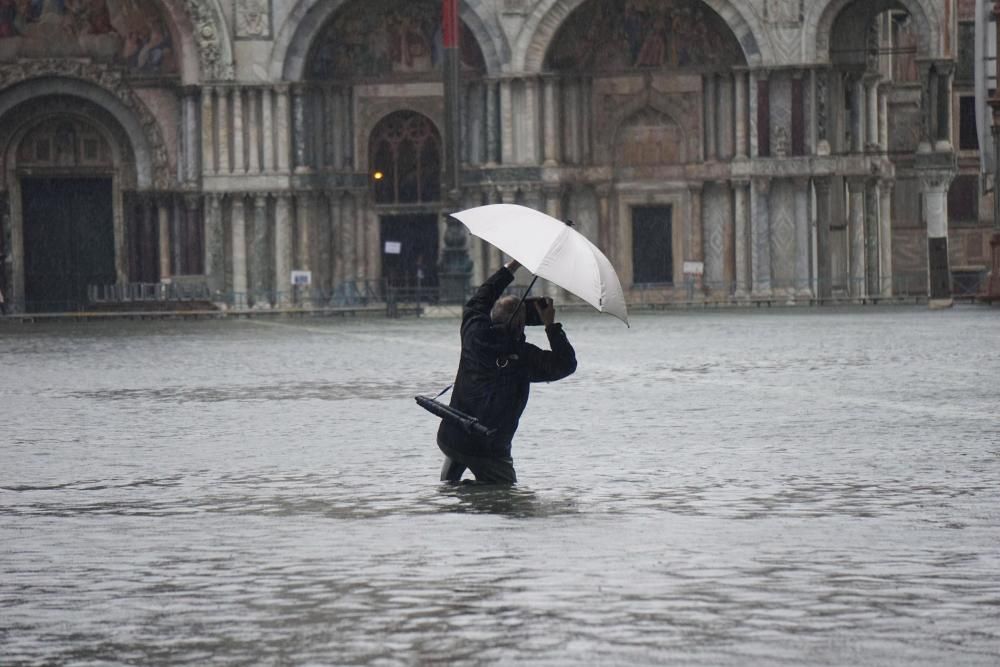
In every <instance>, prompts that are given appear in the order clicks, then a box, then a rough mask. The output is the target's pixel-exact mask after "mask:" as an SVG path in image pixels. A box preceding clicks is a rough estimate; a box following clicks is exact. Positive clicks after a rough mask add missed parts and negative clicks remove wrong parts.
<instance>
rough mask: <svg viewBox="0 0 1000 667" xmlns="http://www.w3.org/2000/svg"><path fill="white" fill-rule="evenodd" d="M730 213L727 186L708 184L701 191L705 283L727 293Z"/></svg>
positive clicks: (715, 289) (710, 287) (714, 289)
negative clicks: (727, 250) (726, 278)
mask: <svg viewBox="0 0 1000 667" xmlns="http://www.w3.org/2000/svg"><path fill="white" fill-rule="evenodd" d="M731 217H732V215H731V214H730V203H729V186H728V185H715V184H710V185H707V186H705V189H704V191H703V192H702V218H703V220H704V224H705V237H704V243H705V285H706V287H708V288H709V289H711V290H713V291H723V292H726V293H728V292H729V291H730V290H729V285H726V284H725V282H724V281H725V261H726V258H725V240H726V225H727V224H729V221H730V219H731Z"/></svg>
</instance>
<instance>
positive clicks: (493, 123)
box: [485, 79, 500, 166]
mask: <svg viewBox="0 0 1000 667" xmlns="http://www.w3.org/2000/svg"><path fill="white" fill-rule="evenodd" d="M485 85H486V163H487V165H488V166H495V165H496V164H497V163H499V162H500V155H499V151H500V118H499V116H500V109H499V107H500V101H499V96H500V93H499V83H498V82H497V81H496V80H495V79H486V81H485Z"/></svg>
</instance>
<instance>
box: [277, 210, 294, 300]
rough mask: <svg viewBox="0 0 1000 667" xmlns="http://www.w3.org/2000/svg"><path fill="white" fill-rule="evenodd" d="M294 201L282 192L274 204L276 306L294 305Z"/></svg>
mask: <svg viewBox="0 0 1000 667" xmlns="http://www.w3.org/2000/svg"><path fill="white" fill-rule="evenodd" d="M292 237H293V234H292V200H291V195H289V194H288V193H285V192H282V193H279V194H278V195H277V199H276V200H275V202H274V290H275V304H276V305H277V306H284V307H287V306H289V305H291V303H292V265H293V262H292V259H293V258H292Z"/></svg>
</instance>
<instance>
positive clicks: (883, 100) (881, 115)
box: [878, 83, 891, 153]
mask: <svg viewBox="0 0 1000 667" xmlns="http://www.w3.org/2000/svg"><path fill="white" fill-rule="evenodd" d="M890 90H891V86H890V85H889V84H888V83H883V84H881V85H880V86H879V89H878V146H879V150H880V151H881V152H882V153H886V152H888V150H889V91H890Z"/></svg>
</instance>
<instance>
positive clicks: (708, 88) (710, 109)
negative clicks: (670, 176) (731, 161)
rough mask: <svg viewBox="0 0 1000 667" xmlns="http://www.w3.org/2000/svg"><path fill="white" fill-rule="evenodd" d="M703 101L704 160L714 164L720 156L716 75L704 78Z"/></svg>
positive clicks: (707, 75) (708, 75)
mask: <svg viewBox="0 0 1000 667" xmlns="http://www.w3.org/2000/svg"><path fill="white" fill-rule="evenodd" d="M701 85H702V92H703V95H702V99H703V101H704V106H705V113H704V115H703V116H702V118H703V122H704V128H703V129H704V133H703V135H702V136H703V137H704V140H703V142H702V146H703V149H704V150H703V151H702V152H703V153H704V160H705V161H706V162H714V161H715V160H716V159H717V158H718V156H719V154H718V144H717V139H718V133H717V129H718V122H717V121H716V114H717V112H718V105H717V104H716V99H715V74H712V73H709V74H705V75H704V76H702V84H701Z"/></svg>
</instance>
